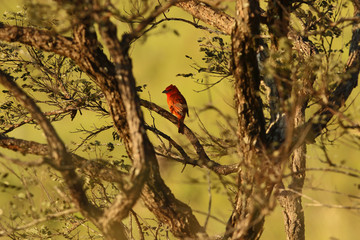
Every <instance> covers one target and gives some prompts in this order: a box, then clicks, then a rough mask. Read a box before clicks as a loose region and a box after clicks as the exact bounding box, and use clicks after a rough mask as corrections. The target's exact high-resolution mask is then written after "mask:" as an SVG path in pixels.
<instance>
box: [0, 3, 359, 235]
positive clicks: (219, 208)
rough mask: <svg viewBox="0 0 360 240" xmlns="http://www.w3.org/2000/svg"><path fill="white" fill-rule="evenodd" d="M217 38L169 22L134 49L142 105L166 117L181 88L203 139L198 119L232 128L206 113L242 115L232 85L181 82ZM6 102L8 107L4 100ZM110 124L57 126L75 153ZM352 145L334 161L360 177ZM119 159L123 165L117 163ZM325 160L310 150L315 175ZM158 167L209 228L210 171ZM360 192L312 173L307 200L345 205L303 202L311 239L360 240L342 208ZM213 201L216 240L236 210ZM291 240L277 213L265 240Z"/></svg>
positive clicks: (339, 145)
mask: <svg viewBox="0 0 360 240" xmlns="http://www.w3.org/2000/svg"><path fill="white" fill-rule="evenodd" d="M0 2H1V4H0V13H3V12H4V11H21V10H22V7H21V1H20V0H13V1H7V0H1V1H0ZM166 14H167V16H171V17H182V18H185V19H188V20H192V17H191V16H189V15H188V14H186V13H185V12H183V11H182V10H181V9H178V8H176V7H173V8H171V9H170V10H169V12H167V13H166ZM349 14H351V13H349ZM164 26H165V27H164ZM126 30H127V27H126V26H125V25H120V26H119V32H120V33H121V32H122V31H126ZM350 33H351V32H350V29H348V30H347V31H346V32H345V34H344V35H343V36H342V38H341V40H340V41H339V42H338V43H337V44H339V45H341V46H344V44H345V43H346V42H348V41H349V39H350V37H351V36H350ZM213 36H215V35H213V34H210V33H208V32H205V31H202V30H197V29H194V27H192V26H190V25H188V24H186V23H182V22H166V23H165V24H162V25H159V26H158V27H157V28H156V29H155V30H153V31H151V32H150V34H149V35H148V36H147V38H146V40H142V39H139V40H138V41H137V42H135V44H134V45H133V47H132V49H131V57H132V59H133V66H134V69H133V70H134V74H135V78H136V81H137V84H138V85H145V84H146V88H145V89H144V91H143V92H142V93H140V97H141V98H143V99H147V100H151V101H153V102H155V103H156V104H158V105H160V106H162V107H163V108H165V109H167V104H166V96H165V94H162V93H161V92H162V91H163V90H164V89H165V88H166V87H167V86H168V85H170V84H175V85H177V86H178V88H179V89H180V91H181V92H182V94H183V95H184V96H185V97H186V99H187V103H188V106H189V114H190V117H189V118H187V119H186V120H185V123H186V124H187V125H188V126H189V127H190V128H191V129H192V130H194V131H195V132H196V133H198V134H202V130H201V128H200V124H199V119H198V117H199V118H200V120H201V121H202V123H203V124H204V126H206V128H207V130H208V131H209V132H210V133H212V134H215V135H217V134H219V124H220V125H221V124H225V123H224V121H223V120H222V119H221V118H219V116H218V114H217V113H216V112H214V111H204V112H203V111H202V109H204V107H205V106H206V105H207V104H213V105H215V106H216V107H218V108H219V109H221V110H223V112H224V113H226V114H229V115H234V116H235V111H234V109H233V107H232V106H233V104H234V102H233V94H234V93H233V87H232V83H231V82H229V81H228V80H224V81H222V82H221V83H219V84H218V85H216V86H215V87H213V88H211V89H210V90H208V91H202V92H197V91H199V90H202V89H204V88H205V87H204V86H203V85H201V84H199V83H198V81H197V80H198V79H197V78H184V77H177V76H176V75H177V74H181V73H189V72H194V69H193V68H192V67H191V65H192V64H194V62H200V60H201V58H202V57H203V53H201V52H200V51H199V43H198V39H199V38H200V37H206V38H211V37H213ZM185 55H188V56H191V57H192V58H193V60H190V59H188V58H186V57H185ZM344 59H346V54H344V57H343V60H344ZM198 77H200V78H201V80H203V81H204V82H206V81H209V82H214V81H216V79H214V78H211V77H209V78H207V77H206V76H205V75H199V76H198ZM358 94H359V90H358V89H356V90H355V91H354V92H353V94H352V95H351V97H350V99H349V101H348V102H349V103H350V102H351V101H352V100H353V99H355V98H356V97H358ZM0 101H3V99H2V98H1V96H0ZM359 101H360V100H359V99H357V100H355V101H354V103H353V104H352V105H350V106H349V108H348V110H347V113H349V114H351V116H352V118H353V120H354V121H355V122H359V119H360V118H359V112H360V111H359V106H360V105H359V103H360V102H359ZM143 111H144V113H145V116H146V119H147V121H148V122H152V121H153V120H152V116H151V115H150V114H149V112H148V110H146V109H143ZM152 115H153V117H154V121H155V125H156V126H157V127H158V128H159V129H160V130H162V131H164V132H166V133H169V134H170V136H171V137H173V138H174V139H176V140H177V141H178V142H179V143H180V144H182V145H183V146H184V147H186V149H188V150H190V151H191V147H189V146H188V145H189V144H188V142H187V139H186V138H185V137H184V136H182V135H179V134H177V128H176V126H175V125H173V124H171V123H169V122H168V121H166V120H164V119H162V118H160V117H158V116H157V115H156V113H152ZM104 122H106V123H107V124H109V125H111V120H110V119H99V118H98V117H97V116H96V115H95V114H92V113H90V112H87V111H83V115H82V116H78V117H77V118H76V119H75V120H74V121H71V120H70V119H69V118H66V119H64V120H63V121H61V122H59V123H56V124H55V126H56V128H57V130H58V133H59V134H60V135H61V137H62V138H63V140H64V142H65V143H66V144H67V145H68V146H69V147H70V148H74V146H73V145H72V142H76V141H79V140H80V139H81V137H83V135H81V134H75V133H72V132H73V131H74V129H76V128H80V126H83V127H85V128H91V127H92V126H93V125H97V126H100V125H101V124H102V123H104ZM355 134H357V136H359V132H358V131H357V132H356V131H355ZM149 135H150V137H151V139H152V140H153V141H154V144H155V145H156V144H158V141H157V138H156V137H155V136H154V135H152V134H151V133H150V134H149ZM10 136H13V137H18V138H24V139H27V140H34V141H37V142H42V143H45V142H46V141H45V138H44V136H43V135H42V133H41V131H39V130H38V129H35V128H34V127H33V126H24V127H21V128H19V129H17V130H16V131H14V132H12V133H11V134H10ZM346 138H347V137H346V136H345V137H342V138H339V140H338V141H337V142H335V144H334V145H328V146H327V149H328V153H329V156H331V157H332V159H333V160H334V161H335V163H336V164H340V163H341V162H342V161H345V164H344V166H347V167H352V168H355V169H360V159H359V153H360V151H359V149H358V147H357V146H352V145H350V144H348V141H347V139H346ZM98 139H99V140H100V141H102V142H106V141H111V140H112V136H111V132H110V131H107V132H104V133H102V134H101V135H100V136H99V138H98ZM116 151H117V152H114V153H112V155H115V154H116V153H117V154H120V155H121V154H122V153H123V152H122V147H121V146H118V147H116ZM1 152H4V153H6V154H9V155H10V154H11V155H12V156H18V157H21V156H20V155H19V154H13V153H10V152H9V151H4V150H3V149H1ZM77 153H78V154H80V155H84V156H85V157H89V158H94V157H96V156H101V155H102V154H104V153H101V152H94V153H88V152H87V153H82V152H77ZM192 155H194V154H192ZM114 157H115V158H116V156H114ZM232 157H235V156H232V155H230V156H229V157H227V158H220V159H214V160H216V161H219V162H220V163H229V162H232V161H233V159H232ZM31 158H34V159H36V157H30V156H27V159H31ZM234 160H236V159H234ZM323 160H324V156H323V153H322V152H321V150H320V149H319V147H318V146H310V147H309V148H308V160H307V167H308V168H325V167H326V165H325V164H324V163H322V162H321V161H323ZM1 161H2V163H4V164H5V165H6V164H7V163H6V162H5V161H4V160H1ZM159 161H160V165H161V174H162V176H163V178H164V179H165V182H166V183H167V185H168V186H169V187H170V188H171V189H172V191H173V193H174V194H175V196H176V197H177V198H178V199H180V200H181V201H183V202H185V203H187V204H189V205H190V206H191V207H192V208H193V209H194V211H195V215H196V216H197V217H198V219H199V221H200V223H203V222H204V220H205V218H206V215H205V214H203V213H206V212H207V209H208V201H209V194H208V181H209V179H208V178H207V174H208V173H207V171H206V170H204V169H199V168H193V167H191V166H187V167H186V168H185V170H184V172H181V170H182V168H183V165H181V164H179V163H176V162H172V161H169V160H166V159H162V158H159ZM8 166H11V168H13V170H14V171H16V172H17V173H19V174H25V175H26V171H25V170H24V169H23V168H22V167H17V166H15V165H8ZM3 171H6V168H5V167H4V165H0V172H3ZM36 171H37V176H38V177H39V179H42V174H47V173H46V168H45V167H41V168H38V169H37V170H36ZM210 179H211V182H212V183H213V184H214V183H216V182H218V179H217V177H216V176H215V175H213V174H211V175H210ZM13 181H14V184H18V185H19V184H21V183H19V182H16V181H18V180H16V179H13ZM44 184H46V183H44ZM214 186H215V184H214ZM359 186H360V182H359V178H355V177H351V176H344V175H342V174H339V173H330V172H324V171H310V172H308V173H307V180H306V184H305V187H304V195H306V196H309V197H310V198H311V199H314V200H316V201H318V202H319V203H323V204H328V205H332V206H334V205H339V207H338V208H336V207H326V206H312V204H313V203H314V202H313V201H311V200H309V199H305V198H304V199H303V204H304V209H305V221H306V238H307V239H319V240H321V239H331V240H335V239H343V240H352V239H358V238H359V236H360V211H359V208H360V206H359V205H357V207H358V208H357V209H355V210H354V209H353V210H349V209H343V208H341V207H340V205H346V206H353V205H354V199H356V201H357V202H358V203H359V198H360V191H359V189H360V187H359ZM47 188H48V189H49V191H50V192H51V191H55V190H54V189H52V186H51V185H50V186H47ZM315 188H317V189H320V188H321V189H326V190H329V191H334V192H339V193H341V194H337V193H334V192H328V191H319V190H315ZM211 193H212V208H211V213H212V214H213V215H214V216H215V217H216V218H217V220H215V219H212V218H210V220H209V224H208V226H207V230H208V232H209V234H211V235H216V234H222V233H223V232H224V229H225V224H226V222H227V220H228V217H229V216H230V214H231V203H230V202H229V200H228V197H227V195H226V193H225V192H224V190H218V189H217V188H215V187H214V188H213V189H212V191H211ZM346 195H353V196H354V197H348V196H346ZM14 198H15V197H14V196H12V195H11V193H1V198H0V206H5V205H7V204H8V202H9V201H14ZM41 198H46V196H45V195H40V196H39V198H38V199H39V203H36V204H40V202H41ZM17 201H19V202H21V198H20V199H19V198H17ZM0 208H1V207H0ZM4 211H5V209H4ZM10 211H11V210H10ZM135 211H136V212H138V213H139V214H140V215H142V216H143V217H145V216H148V217H149V219H146V221H149V222H151V221H152V220H151V218H152V216H151V214H149V213H148V212H147V210H146V208H145V207H144V206H143V204H142V203H141V201H139V202H138V203H137V206H136V209H135ZM126 221H127V220H126ZM285 238H286V237H285V234H284V225H283V217H282V213H281V208H280V207H279V206H276V208H275V210H274V211H273V212H272V213H270V214H269V216H268V217H267V218H266V223H265V230H264V233H263V236H262V239H270V240H276V239H285Z"/></svg>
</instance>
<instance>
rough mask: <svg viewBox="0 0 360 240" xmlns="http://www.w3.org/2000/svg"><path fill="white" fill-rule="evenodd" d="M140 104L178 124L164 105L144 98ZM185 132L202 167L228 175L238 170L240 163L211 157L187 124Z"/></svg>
mask: <svg viewBox="0 0 360 240" xmlns="http://www.w3.org/2000/svg"><path fill="white" fill-rule="evenodd" d="M140 104H141V105H142V106H144V107H146V108H148V109H150V110H152V111H154V112H156V113H158V114H159V115H161V116H162V117H164V118H166V119H168V120H169V121H171V122H172V123H174V124H175V125H176V124H177V118H176V117H175V116H174V115H172V114H171V113H170V112H168V111H166V110H165V109H163V108H162V107H160V106H158V105H156V104H155V103H152V102H149V101H146V100H144V99H141V100H140ZM184 134H185V136H186V137H187V138H188V139H189V141H190V143H191V144H192V145H193V147H194V149H195V151H196V153H197V155H198V157H199V160H198V161H197V162H196V165H198V166H200V167H206V168H208V169H210V170H212V171H213V172H215V173H217V174H220V175H227V174H231V173H234V172H237V171H238V164H233V165H221V164H219V163H217V162H215V161H213V160H211V159H210V158H209V156H208V155H207V153H206V151H205V149H204V148H203V146H202V145H201V143H200V141H199V140H198V138H197V137H196V135H195V134H194V133H193V132H192V131H191V129H190V128H188V127H187V126H186V125H185V127H184Z"/></svg>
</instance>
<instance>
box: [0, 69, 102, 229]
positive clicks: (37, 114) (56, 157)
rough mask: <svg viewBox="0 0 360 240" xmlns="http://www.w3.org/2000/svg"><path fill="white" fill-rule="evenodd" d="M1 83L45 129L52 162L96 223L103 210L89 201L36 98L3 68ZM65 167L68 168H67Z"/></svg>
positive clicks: (79, 205)
mask: <svg viewBox="0 0 360 240" xmlns="http://www.w3.org/2000/svg"><path fill="white" fill-rule="evenodd" d="M0 83H1V84H3V85H4V86H5V87H6V88H7V89H8V90H9V91H11V92H12V93H13V95H14V97H15V98H16V99H17V100H18V101H19V102H20V103H21V104H22V105H23V106H24V107H25V108H26V109H27V110H28V111H29V112H30V114H31V115H32V117H33V118H34V120H36V121H37V122H38V124H39V125H40V127H41V128H42V129H43V131H44V134H45V136H46V138H47V142H48V145H49V154H50V156H51V158H52V160H53V162H52V163H51V164H52V165H53V166H55V167H56V168H57V169H62V170H61V174H62V176H63V178H64V180H65V182H66V184H67V186H68V188H69V190H70V193H71V196H72V198H73V200H74V202H75V203H76V205H77V207H78V208H79V210H80V211H81V212H82V214H84V216H86V217H88V218H89V219H90V220H91V221H93V222H94V223H95V224H96V223H97V218H98V217H99V216H100V215H101V214H102V212H101V210H100V209H98V208H96V207H95V206H94V205H93V204H91V203H90V202H89V200H88V198H87V196H86V194H85V191H84V190H83V188H82V181H81V179H80V178H79V177H78V176H77V174H76V172H75V169H74V167H73V164H72V162H71V161H70V159H71V158H70V155H69V154H68V152H67V150H66V148H65V145H64V143H63V142H62V140H61V139H60V137H59V136H58V135H57V133H56V131H55V129H54V128H53V126H52V125H51V123H50V122H49V120H48V119H47V118H46V117H45V116H44V114H43V113H42V112H41V110H40V109H39V107H38V106H37V105H36V104H35V102H34V100H33V99H32V98H30V97H29V96H28V95H27V94H26V93H25V92H24V91H23V90H22V89H21V88H20V87H19V86H18V85H17V84H16V83H15V82H14V80H13V79H12V77H11V76H10V75H8V74H6V73H4V72H3V71H1V70H0ZM64 168H66V170H65V169H64Z"/></svg>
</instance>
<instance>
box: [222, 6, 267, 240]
mask: <svg viewBox="0 0 360 240" xmlns="http://www.w3.org/2000/svg"><path fill="white" fill-rule="evenodd" d="M259 34H260V8H259V2H258V1H246V0H239V1H237V2H236V25H235V28H234V30H233V33H232V38H231V40H232V61H233V68H234V70H233V75H234V78H235V99H236V107H237V114H238V116H237V117H238V139H239V142H238V151H239V156H240V158H241V163H240V169H241V170H240V171H239V173H238V178H239V180H238V181H239V183H238V185H239V186H238V187H239V189H238V194H237V196H236V200H235V209H234V212H233V214H232V216H231V219H230V220H229V222H228V225H227V234H226V235H227V237H231V238H232V239H256V238H258V237H259V236H260V234H261V232H262V227H263V223H264V216H263V215H262V214H261V209H263V207H264V205H263V204H265V201H259V199H262V200H263V199H265V198H266V197H265V188H264V185H263V184H262V183H264V181H265V179H264V176H265V175H263V174H265V172H264V168H263V167H262V164H261V160H262V159H261V157H260V156H261V154H259V153H260V150H259V149H260V146H262V144H263V143H264V139H265V128H264V126H265V120H264V115H263V112H262V109H263V108H262V107H263V106H262V101H261V99H260V96H259V86H260V73H259V68H258V62H257V57H256V53H257V49H258V38H259Z"/></svg>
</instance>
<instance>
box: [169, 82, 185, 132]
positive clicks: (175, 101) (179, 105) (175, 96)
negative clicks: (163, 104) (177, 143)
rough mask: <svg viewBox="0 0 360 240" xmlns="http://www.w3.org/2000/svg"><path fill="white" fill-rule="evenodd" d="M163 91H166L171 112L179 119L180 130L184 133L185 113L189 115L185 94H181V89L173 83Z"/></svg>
mask: <svg viewBox="0 0 360 240" xmlns="http://www.w3.org/2000/svg"><path fill="white" fill-rule="evenodd" d="M163 93H166V96H167V103H168V105H169V108H170V112H171V113H172V114H173V115H175V116H176V117H177V119H178V128H179V131H178V132H179V133H181V134H184V119H185V114H187V115H188V116H189V110H188V106H187V104H186V100H185V98H184V96H183V95H181V93H180V92H179V89H177V87H176V86H174V85H172V84H171V85H170V86H168V87H167V88H166V89H165V90H164V91H163Z"/></svg>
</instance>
